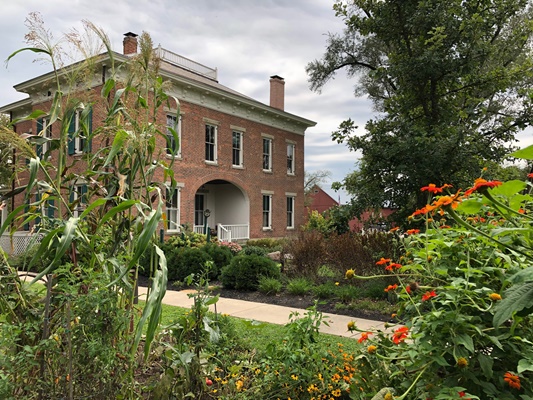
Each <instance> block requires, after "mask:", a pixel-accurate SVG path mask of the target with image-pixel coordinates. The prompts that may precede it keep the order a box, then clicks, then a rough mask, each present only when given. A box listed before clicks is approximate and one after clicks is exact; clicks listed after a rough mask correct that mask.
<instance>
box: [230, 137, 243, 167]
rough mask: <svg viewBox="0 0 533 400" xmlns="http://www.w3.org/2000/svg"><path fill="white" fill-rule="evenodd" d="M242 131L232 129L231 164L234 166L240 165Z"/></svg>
mask: <svg viewBox="0 0 533 400" xmlns="http://www.w3.org/2000/svg"><path fill="white" fill-rule="evenodd" d="M242 155H243V153H242V132H239V131H233V153H232V164H233V166H234V167H242V164H243V163H242Z"/></svg>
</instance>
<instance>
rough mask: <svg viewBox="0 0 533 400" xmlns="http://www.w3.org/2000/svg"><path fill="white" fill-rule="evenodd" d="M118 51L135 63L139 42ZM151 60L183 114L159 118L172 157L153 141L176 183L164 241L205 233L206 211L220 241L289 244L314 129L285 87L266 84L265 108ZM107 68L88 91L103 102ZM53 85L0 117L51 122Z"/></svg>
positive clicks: (130, 39) (33, 86)
mask: <svg viewBox="0 0 533 400" xmlns="http://www.w3.org/2000/svg"><path fill="white" fill-rule="evenodd" d="M123 45H124V47H123V50H124V51H123V54H119V53H114V59H115V62H116V63H126V62H127V61H128V60H129V59H130V58H131V57H132V56H134V55H135V54H136V53H137V48H138V43H137V35H135V34H133V33H131V32H129V33H127V34H125V37H124V41H123ZM155 51H156V54H157V55H158V56H159V58H160V60H161V65H160V75H161V77H162V78H163V80H164V81H167V83H169V88H170V89H168V90H167V93H168V94H169V95H170V96H173V97H174V98H176V99H178V101H179V110H180V111H179V115H178V113H177V110H178V107H177V104H176V106H175V108H172V107H170V108H168V107H167V108H165V109H162V110H161V112H160V113H159V115H158V116H157V118H158V122H159V123H160V124H161V125H162V126H165V125H167V126H177V129H176V131H177V135H178V137H179V140H180V146H179V148H171V147H173V146H174V141H173V137H172V135H171V134H170V135H169V137H168V138H167V141H165V140H164V138H158V139H157V146H160V148H161V149H163V150H164V149H165V148H166V149H167V151H166V152H165V151H163V152H162V153H163V155H162V157H167V158H168V157H172V158H174V164H173V165H174V168H173V169H174V174H175V175H174V177H175V179H176V180H177V182H178V190H177V191H174V192H173V194H171V195H169V194H167V198H166V199H165V200H166V219H167V224H165V225H163V224H162V229H163V228H164V230H165V235H172V234H176V233H179V232H180V231H181V229H182V226H184V225H187V226H189V227H191V228H193V229H194V230H195V231H196V232H203V231H204V224H205V223H206V217H205V215H206V210H209V214H210V215H209V217H208V218H207V224H208V226H209V228H210V229H211V230H215V231H216V232H217V234H218V237H219V238H220V239H221V240H239V239H249V238H263V237H285V236H288V235H291V233H293V232H294V231H295V230H296V228H297V227H298V226H300V225H301V224H303V219H304V214H305V212H304V134H305V131H306V129H307V128H309V127H312V126H314V125H315V124H316V123H315V122H313V121H310V120H308V119H305V118H302V117H299V116H296V115H293V114H290V113H288V112H286V111H285V110H284V93H285V92H284V90H285V89H284V85H285V81H284V79H283V78H281V77H280V76H277V75H273V76H271V77H270V104H268V105H267V104H263V103H261V102H259V101H256V100H254V99H252V98H250V97H247V96H245V95H243V94H240V93H238V92H236V91H234V90H232V89H230V88H228V87H226V86H223V85H222V84H220V83H219V82H218V80H217V70H216V69H213V68H210V67H206V66H204V65H201V64H199V63H196V62H194V61H192V60H189V59H187V58H185V57H182V56H180V55H178V54H175V53H173V52H171V51H168V50H165V49H163V48H161V47H159V48H157V49H155ZM108 60H109V55H107V54H104V55H101V56H99V59H98V61H97V65H98V68H99V71H98V73H96V74H95V76H94V78H93V86H92V88H91V89H90V90H92V91H94V93H100V91H101V90H102V87H103V83H104V82H105V79H106V77H107V76H108V73H109V72H108V71H107V70H106V61H108ZM65 68H68V67H65ZM52 78H53V73H48V74H44V75H41V76H38V77H35V78H33V79H31V80H28V81H26V82H23V83H20V84H18V85H16V86H14V88H15V90H17V91H18V92H21V93H25V94H27V95H28V97H27V98H26V99H23V100H20V101H17V102H14V103H12V104H8V105H5V106H2V107H0V113H5V114H9V116H10V118H11V120H15V119H19V118H22V117H25V116H28V115H29V114H30V113H31V112H32V111H35V110H39V109H40V110H44V111H45V112H48V110H49V109H50V104H51V101H50V99H51V98H52V97H51V96H53V94H54V93H53V89H51V88H50V87H51V84H50V82H51V81H52ZM96 97H97V96H96ZM104 115H105V108H104V105H103V104H98V103H95V104H93V106H92V110H91V115H90V121H89V123H90V125H91V129H96V128H97V127H99V126H102V124H103V116H104ZM77 118H78V116H76V119H75V120H76V123H77V121H78V119H77ZM43 126H44V127H46V126H47V124H46V117H44V118H40V119H38V120H37V121H23V122H20V123H18V124H16V126H15V130H16V132H18V133H20V134H33V135H35V134H41V135H42V136H46V137H52V138H53V137H54V135H57V128H55V127H54V124H52V125H51V126H49V127H47V128H46V132H42V131H43ZM101 145H102V143H99V142H98V140H93V142H92V145H91V148H89V149H87V148H88V146H87V143H83V139H81V138H77V139H76V140H72V141H71V142H70V143H69V154H71V156H70V157H76V156H77V155H79V154H80V153H83V152H84V151H92V152H94V151H96V150H97V149H98V147H99V146H101ZM43 150H44V149H39V151H41V152H42V151H43ZM172 150H174V151H172ZM52 161H53V156H52ZM161 179H163V178H162V177H161ZM84 190H86V189H84V185H80V187H78V188H75V190H73V192H74V193H75V195H76V194H77V195H79V196H82V195H83V192H84ZM16 205H17V204H16V201H13V202H12V203H11V204H7V206H6V207H4V210H2V215H3V217H5V214H7V213H8V212H9V211H11V210H12V209H13V207H16Z"/></svg>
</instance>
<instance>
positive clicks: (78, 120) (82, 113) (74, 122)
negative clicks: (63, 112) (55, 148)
mask: <svg viewBox="0 0 533 400" xmlns="http://www.w3.org/2000/svg"><path fill="white" fill-rule="evenodd" d="M91 131H92V110H91V109H88V108H86V109H83V110H76V112H75V113H74V115H73V117H72V119H71V121H70V126H69V129H68V135H69V141H68V154H70V155H73V154H82V153H83V152H84V151H90V150H91V149H90V147H91V143H90V142H88V141H87V140H88V139H87V138H88V136H89V135H90V133H91Z"/></svg>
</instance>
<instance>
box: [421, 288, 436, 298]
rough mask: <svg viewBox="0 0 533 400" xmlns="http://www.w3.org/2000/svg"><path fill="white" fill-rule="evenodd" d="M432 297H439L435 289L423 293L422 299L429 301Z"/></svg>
mask: <svg viewBox="0 0 533 400" xmlns="http://www.w3.org/2000/svg"><path fill="white" fill-rule="evenodd" d="M432 297H437V293H435V291H434V290H432V291H431V292H429V291H428V292H426V293H424V294H423V295H422V301H428V300H429V299H431V298H432Z"/></svg>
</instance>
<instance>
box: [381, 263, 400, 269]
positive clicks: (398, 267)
mask: <svg viewBox="0 0 533 400" xmlns="http://www.w3.org/2000/svg"><path fill="white" fill-rule="evenodd" d="M401 267H402V264H398V263H390V264H389V265H387V266H386V267H385V271H392V269H393V268H396V269H400V268H401Z"/></svg>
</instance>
